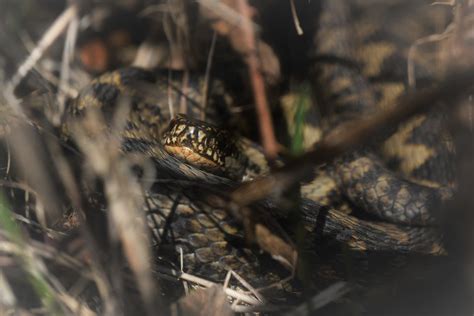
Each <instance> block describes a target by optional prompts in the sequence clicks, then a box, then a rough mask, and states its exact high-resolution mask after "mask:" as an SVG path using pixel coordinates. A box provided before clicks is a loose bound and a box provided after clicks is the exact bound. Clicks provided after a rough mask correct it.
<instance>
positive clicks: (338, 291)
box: [285, 282, 350, 316]
mask: <svg viewBox="0 0 474 316" xmlns="http://www.w3.org/2000/svg"><path fill="white" fill-rule="evenodd" d="M349 290H350V288H349V287H348V286H347V284H346V283H345V282H337V283H335V284H333V285H331V286H330V287H328V288H327V289H325V290H323V291H321V292H320V293H318V295H316V296H314V297H313V298H311V299H310V300H309V301H307V302H305V303H303V304H301V305H300V306H298V307H297V308H295V309H294V310H292V311H291V312H289V313H287V314H285V315H286V316H306V315H314V313H315V312H316V310H318V309H320V308H321V307H324V306H325V305H327V304H329V303H331V302H334V301H335V300H337V299H339V298H340V297H342V296H344V295H345V294H346V293H347V292H348V291H349Z"/></svg>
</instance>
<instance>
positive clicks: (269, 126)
mask: <svg viewBox="0 0 474 316" xmlns="http://www.w3.org/2000/svg"><path fill="white" fill-rule="evenodd" d="M237 8H238V11H239V13H240V14H241V15H242V16H243V17H244V19H243V20H242V23H241V25H240V27H241V31H242V37H243V43H245V52H246V55H245V61H246V63H247V67H248V69H249V76H250V80H251V82H252V90H253V94H254V99H255V106H256V109H257V114H258V117H259V120H260V136H261V138H262V144H263V148H264V151H265V154H266V155H267V157H268V158H269V159H270V160H274V159H275V158H276V157H277V154H278V143H277V141H276V139H275V133H274V130H273V122H272V117H271V114H270V109H269V106H268V101H267V97H266V93H265V82H264V79H263V75H262V73H261V71H260V70H261V69H262V67H261V65H260V60H259V58H258V53H257V45H256V42H255V32H254V29H253V28H252V24H251V23H250V20H251V19H250V18H251V9H250V6H249V4H248V3H247V1H246V0H238V1H237Z"/></svg>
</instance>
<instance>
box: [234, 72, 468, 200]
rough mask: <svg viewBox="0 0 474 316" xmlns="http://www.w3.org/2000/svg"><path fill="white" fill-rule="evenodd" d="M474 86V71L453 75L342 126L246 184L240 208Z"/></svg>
mask: <svg viewBox="0 0 474 316" xmlns="http://www.w3.org/2000/svg"><path fill="white" fill-rule="evenodd" d="M472 85H474V70H473V69H472V68H469V69H467V70H463V71H458V72H456V73H452V74H451V75H450V76H448V77H446V79H445V80H443V81H442V82H441V83H440V84H438V85H437V86H436V87H433V88H427V89H424V90H420V91H419V92H416V93H414V94H412V95H407V96H406V97H405V98H402V100H400V102H399V104H398V105H397V106H393V107H391V108H390V109H387V110H385V111H381V112H379V113H378V114H375V115H373V116H372V117H370V118H367V119H359V120H355V121H350V122H347V123H344V124H342V125H341V126H339V127H338V128H337V129H336V130H333V131H332V132H331V133H330V134H329V135H327V136H326V137H325V138H324V139H323V140H322V141H321V142H320V143H319V144H318V146H317V148H315V149H313V150H311V151H309V152H307V153H305V154H303V155H301V156H300V157H298V158H296V159H294V160H293V161H291V162H290V163H289V164H287V165H286V166H284V167H281V168H278V169H277V170H275V171H274V172H273V173H272V174H271V175H269V176H267V177H263V178H260V179H257V180H255V181H252V182H249V183H245V184H243V185H241V186H240V187H239V188H237V189H236V190H235V191H234V192H233V193H232V199H233V200H234V201H235V202H236V203H237V204H239V205H248V204H250V203H252V202H255V201H258V200H261V199H263V198H265V197H267V196H270V195H272V194H277V195H278V194H280V193H281V192H283V191H285V190H286V189H288V188H289V187H291V186H292V185H294V184H296V183H298V182H299V181H302V180H303V179H307V178H308V175H311V174H312V173H313V170H314V168H315V167H316V166H318V165H321V164H323V163H326V162H329V161H331V160H333V159H334V158H336V157H337V156H339V155H341V154H343V153H344V152H347V151H348V150H350V149H352V148H355V147H358V146H361V145H364V144H366V143H367V142H369V141H370V139H371V135H374V134H376V133H377V132H379V131H380V130H385V129H386V128H388V127H390V126H396V125H398V124H399V123H401V122H403V121H404V120H406V119H408V118H409V117H411V116H413V115H415V114H418V113H420V112H423V111H426V110H427V109H429V108H430V107H432V106H434V105H435V104H437V103H438V102H441V101H444V102H452V101H453V100H454V99H458V98H460V97H461V96H462V95H463V94H465V93H466V91H467V89H468V88H469V87H471V86H472Z"/></svg>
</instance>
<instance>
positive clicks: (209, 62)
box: [201, 31, 217, 121]
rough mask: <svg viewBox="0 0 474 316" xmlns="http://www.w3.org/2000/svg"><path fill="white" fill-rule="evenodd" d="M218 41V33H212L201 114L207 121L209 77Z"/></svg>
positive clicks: (202, 118)
mask: <svg viewBox="0 0 474 316" xmlns="http://www.w3.org/2000/svg"><path fill="white" fill-rule="evenodd" d="M216 39H217V32H216V31H214V32H213V33H212V40H211V47H210V48H209V54H208V55H207V64H206V73H205V75H204V87H203V91H202V112H201V120H203V121H204V120H205V119H206V110H207V94H208V91H209V77H210V74H211V68H212V59H213V57H214V50H215V48H216Z"/></svg>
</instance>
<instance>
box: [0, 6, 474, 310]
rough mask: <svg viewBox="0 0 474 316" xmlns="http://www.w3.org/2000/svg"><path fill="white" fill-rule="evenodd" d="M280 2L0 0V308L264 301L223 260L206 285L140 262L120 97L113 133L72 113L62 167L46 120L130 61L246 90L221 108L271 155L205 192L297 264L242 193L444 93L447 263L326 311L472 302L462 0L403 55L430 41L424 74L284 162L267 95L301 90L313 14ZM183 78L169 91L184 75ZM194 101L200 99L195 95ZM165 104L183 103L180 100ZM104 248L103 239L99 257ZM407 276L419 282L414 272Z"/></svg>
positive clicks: (284, 183) (290, 174) (311, 303)
mask: <svg viewBox="0 0 474 316" xmlns="http://www.w3.org/2000/svg"><path fill="white" fill-rule="evenodd" d="M281 2H282V3H278V4H276V3H274V2H272V1H258V2H256V1H255V3H250V4H249V2H248V1H247V0H223V1H210V0H198V1H195V2H194V1H193V2H191V1H184V0H170V1H158V0H157V1H151V0H150V1H146V0H142V1H140V0H121V1H103V2H100V1H54V0H48V1H34V0H21V1H20V0H0V43H1V45H0V86H1V88H0V106H1V112H0V113H2V114H4V115H2V116H1V117H0V120H1V124H0V135H1V136H2V143H3V152H2V157H1V158H0V159H1V163H2V164H1V166H0V170H1V172H2V179H1V180H0V185H1V187H2V189H3V190H2V191H3V193H2V196H0V202H1V203H0V314H1V315H37V314H38V315H55V314H58V315H63V314H65V315H97V314H105V315H132V314H133V315H134V314H137V315H142V314H149V315H168V314H172V315H232V314H233V313H234V312H249V313H251V312H255V311H268V312H272V311H275V309H277V307H275V306H272V305H271V304H265V303H266V298H265V297H264V296H263V295H262V294H261V293H260V291H258V290H256V289H254V288H252V286H250V284H248V282H247V281H246V280H244V279H242V278H241V277H239V276H238V275H235V273H232V272H229V275H228V278H229V279H230V278H235V279H236V280H238V281H236V282H237V283H239V284H240V288H239V289H236V288H235V287H234V286H230V285H229V284H231V283H232V282H229V280H227V281H226V282H225V283H224V284H215V283H214V282H211V281H209V280H206V279H204V278H201V277H198V276H195V275H190V274H187V273H185V272H184V271H185V269H184V271H183V267H181V271H179V269H176V270H173V269H170V268H168V267H164V266H156V265H155V264H152V262H153V260H152V258H153V253H152V252H151V251H150V247H149V245H150V239H151V236H150V234H149V232H148V230H147V229H146V228H145V227H146V224H145V218H144V217H145V216H144V214H143V212H142V206H143V204H144V203H145V202H144V196H143V194H142V192H143V191H144V190H145V185H144V184H143V183H140V182H139V181H137V180H136V179H135V178H134V177H133V175H132V172H131V168H130V166H131V165H132V164H136V163H139V164H141V165H142V166H145V167H146V168H144V170H146V171H147V172H148V173H147V175H148V176H149V177H153V176H154V171H153V167H150V166H149V163H150V162H149V161H147V160H146V159H144V158H143V157H128V156H127V157H124V155H123V154H122V153H121V151H120V141H119V139H120V137H119V136H117V135H119V134H120V133H119V131H121V130H122V129H123V128H124V124H125V120H126V108H127V105H126V104H125V105H123V106H122V107H120V106H119V109H125V112H123V111H122V112H123V113H121V112H120V111H119V113H118V114H117V115H116V117H115V119H114V131H116V133H117V135H115V136H117V137H113V136H114V135H112V136H110V135H103V133H101V132H102V129H101V126H103V124H104V123H103V121H102V120H103V118H102V117H101V116H100V115H94V113H91V117H90V118H88V120H87V125H85V126H84V125H82V126H73V127H72V134H73V137H74V140H75V142H76V143H77V145H78V148H79V150H80V151H81V152H82V153H85V154H84V157H83V158H84V161H85V162H83V164H82V165H81V169H80V170H81V171H80V173H81V177H79V176H78V171H77V165H75V163H74V162H71V158H70V157H68V156H67V155H65V154H64V148H62V145H61V142H62V140H61V139H60V137H59V136H58V133H57V130H58V129H59V128H60V123H61V118H62V116H63V114H64V111H65V108H66V107H67V106H68V104H69V103H68V102H70V100H71V99H73V98H75V97H76V96H77V95H78V93H79V91H80V89H81V88H82V87H83V86H84V85H85V84H86V83H87V82H89V80H91V78H93V77H94V76H96V75H97V74H98V73H103V72H105V71H107V70H111V69H115V68H117V67H120V66H124V65H130V64H134V65H138V66H141V67H145V68H150V69H151V68H155V67H162V68H163V67H165V68H171V69H178V70H182V71H184V72H185V74H187V73H189V72H200V73H203V74H204V76H205V78H206V79H205V80H206V82H208V80H209V77H210V75H211V73H212V74H214V75H216V76H218V77H219V76H220V77H223V78H224V79H226V78H227V79H228V81H229V83H228V84H229V86H231V87H233V88H234V89H235V90H237V91H245V92H242V93H240V94H238V95H235V96H233V97H234V98H235V99H236V103H237V104H239V105H240V106H239V107H235V108H233V111H234V114H235V117H233V118H232V120H231V121H232V122H238V124H240V125H241V130H242V131H243V132H244V133H246V134H247V135H249V136H250V137H252V138H253V139H261V144H262V146H263V149H264V151H265V153H266V156H267V158H268V159H269V162H270V164H272V163H273V164H274V166H275V168H274V169H273V171H272V173H271V174H270V175H269V176H266V177H263V178H260V179H258V180H256V181H252V182H249V183H245V184H243V185H241V186H240V187H238V188H236V189H235V190H234V191H232V192H231V193H230V194H227V195H225V196H224V197H223V196H220V195H219V194H217V196H215V197H214V198H215V199H217V200H218V202H217V203H221V204H222V203H227V204H228V205H230V207H228V209H229V210H230V211H231V212H232V214H233V215H234V216H235V217H236V218H237V219H238V220H239V221H240V223H242V226H243V229H244V230H245V231H246V233H247V238H248V239H249V240H250V241H251V242H253V243H254V244H256V245H258V247H260V248H261V249H263V250H264V251H266V252H268V253H270V254H272V255H274V256H276V257H279V258H281V261H283V262H284V263H285V264H286V266H289V267H290V269H294V268H295V265H296V254H297V252H298V250H299V249H298V245H299V244H298V242H296V245H295V244H293V243H292V242H291V241H289V239H287V237H286V235H284V234H279V233H277V230H276V229H274V228H273V227H272V226H268V222H269V220H267V219H261V218H260V217H259V216H260V215H256V214H255V212H252V208H251V207H249V205H250V206H251V205H252V203H253V202H255V201H258V200H261V199H263V198H265V197H268V196H272V195H278V194H280V193H281V192H284V191H286V190H288V189H289V188H291V187H292V186H294V185H295V184H296V183H298V182H299V181H301V179H303V178H305V177H306V176H307V174H308V173H310V172H311V170H313V169H314V168H315V166H317V165H319V164H323V163H326V162H328V161H331V160H333V159H334V158H335V157H337V156H338V155H340V154H341V153H344V152H346V151H348V150H351V149H352V148H354V147H356V146H360V145H363V144H364V143H365V142H367V141H368V140H370V136H371V135H373V134H375V133H377V132H378V131H379V130H381V129H382V128H386V127H387V126H395V125H397V124H398V123H399V122H402V121H404V120H406V119H407V118H409V117H411V116H413V115H415V114H417V113H420V112H423V111H426V110H427V109H428V108H429V107H430V106H432V104H434V103H436V102H438V101H446V102H450V104H452V111H451V112H452V113H450V116H451V121H452V124H453V126H454V127H455V128H454V131H455V145H456V148H457V153H458V158H457V159H458V162H457V163H458V166H459V167H458V168H459V171H458V173H459V175H460V178H459V183H458V189H459V190H458V192H457V194H456V196H455V198H454V199H453V201H452V202H451V203H450V204H449V205H448V206H446V207H447V208H449V210H450V211H449V214H450V215H449V218H443V219H442V224H443V225H442V229H443V231H444V234H445V235H446V236H447V238H446V240H447V248H448V249H449V251H448V252H449V253H450V256H449V260H448V259H447V260H444V261H442V262H441V263H436V264H430V269H424V268H423V264H424V261H420V262H417V263H416V264H414V265H413V267H410V269H407V270H406V271H405V272H404V274H402V275H398V276H396V277H395V278H396V279H397V282H399V284H398V286H399V288H398V291H397V294H396V295H394V294H393V288H392V287H391V286H389V285H388V284H393V278H392V279H388V280H389V281H386V283H384V282H381V283H382V284H377V285H376V286H373V287H372V288H370V289H369V290H367V291H366V292H364V294H363V295H358V294H360V293H355V294H356V295H355V296H353V297H352V298H351V299H352V300H358V302H357V304H353V303H346V304H345V305H344V306H343V307H341V308H338V307H337V306H336V307H333V308H332V309H330V310H329V311H326V313H331V314H336V315H337V314H341V315H342V314H344V315H345V314H347V312H348V308H353V309H351V310H350V311H352V312H354V313H355V314H357V313H359V312H361V309H360V306H364V309H367V310H369V311H370V312H371V313H373V314H380V313H387V314H389V312H387V311H391V310H393V314H397V311H398V313H401V312H400V311H406V310H407V308H409V306H410V304H414V305H416V302H417V300H421V301H427V300H432V301H433V306H432V307H431V308H430V307H427V308H424V307H423V308H422V309H414V310H415V311H416V312H415V313H419V312H421V311H426V312H427V313H429V314H436V312H437V310H436V308H437V306H441V305H443V306H447V305H449V304H454V305H456V306H453V311H454V313H457V312H460V311H462V312H466V311H468V310H472V307H471V306H468V305H469V304H472V301H473V300H474V296H473V294H474V265H473V262H474V235H473V233H472V232H473V230H472V224H473V223H474V215H473V214H474V213H473V211H474V210H473V207H474V200H473V198H474V196H473V194H472V187H473V185H474V183H473V181H474V180H473V179H474V166H472V161H473V159H474V142H473V135H472V114H471V111H472V108H473V104H472V95H470V94H469V93H470V92H472V87H473V82H474V63H473V56H474V54H473V53H474V35H473V32H474V22H473V21H474V5H473V4H472V1H454V2H453V3H445V4H438V5H447V6H450V7H451V8H452V10H453V21H452V23H451V25H450V27H449V28H448V29H447V30H446V31H445V32H444V33H443V34H441V35H433V36H432V37H430V38H427V39H420V41H419V42H417V43H415V45H414V48H413V51H412V52H411V54H416V46H417V45H423V44H424V43H427V42H433V41H443V45H444V46H445V48H444V50H443V54H442V56H440V57H439V64H440V65H442V68H444V70H443V75H442V78H441V80H440V81H439V84H437V85H436V86H435V87H433V88H430V89H427V90H423V91H421V92H416V93H413V94H411V95H407V96H406V97H405V98H403V99H402V100H400V102H399V106H397V107H393V108H391V109H390V110H388V111H385V112H382V113H379V114H378V115H375V116H373V117H371V118H369V119H364V120H360V121H352V122H349V123H348V124H346V125H345V126H343V128H341V129H340V130H338V132H334V133H331V134H329V135H327V137H325V138H324V139H323V140H322V141H321V142H320V146H318V147H317V148H315V149H311V150H308V151H306V152H305V153H303V154H301V155H299V156H297V157H296V158H294V159H292V160H290V161H289V163H288V164H285V165H284V166H279V164H278V161H277V160H278V159H277V156H278V154H279V153H283V154H285V155H287V154H288V151H286V150H284V149H282V148H283V145H286V143H285V140H282V139H283V138H282V137H281V135H282V134H283V132H281V131H282V130H283V128H282V124H281V123H282V118H281V113H280V112H281V111H280V112H279V111H276V110H275V109H274V108H273V107H272V106H271V104H273V101H275V100H276V99H278V98H279V97H280V96H281V95H280V94H281V93H280V91H281V90H285V89H286V90H288V87H292V88H293V87H294V86H297V88H296V89H294V90H297V91H306V90H304V89H302V88H301V87H302V86H303V87H304V84H296V85H293V83H294V82H301V81H302V80H300V79H301V77H302V76H303V77H304V76H306V75H307V73H306V72H305V64H304V62H305V61H306V62H307V60H306V58H305V57H303V56H305V55H306V54H305V50H306V49H308V45H309V44H308V41H310V39H311V25H312V22H311V20H310V18H309V17H308V16H309V15H310V13H306V12H301V11H304V10H301V11H300V12H298V8H305V7H306V5H308V4H307V3H306V1H296V0H295V1H293V0H288V1H281ZM283 2H285V3H283ZM282 37H285V38H286V39H285V40H287V41H288V42H287V44H286V45H287V46H288V45H290V46H291V44H288V43H296V44H294V45H293V46H292V47H291V49H294V50H295V51H297V52H298V53H296V54H293V53H289V52H288V49H287V48H284V49H282V48H281V45H282V40H281V38H282ZM186 78H187V77H186V75H185V76H184V79H183V83H182V87H183V89H186V88H187V86H188V82H187V79H186ZM289 78H291V79H289ZM295 78H297V79H298V80H295ZM305 79H306V78H305ZM242 82H244V84H243V83H242ZM205 86H206V89H205V90H204V91H203V94H204V95H205V96H206V95H207V93H208V92H207V84H206V85H205ZM282 87H285V88H282ZM298 89H299V90H298ZM466 91H468V93H466ZM305 93H307V91H306V92H305ZM303 94H304V93H303ZM466 95H467V96H466ZM305 97H306V98H308V96H307V95H303V97H302V98H305ZM203 99H204V101H203V102H204V103H203V107H204V108H206V106H207V105H206V103H205V102H206V101H205V100H206V99H207V98H206V97H204V98H203ZM454 100H456V102H454ZM251 104H255V106H253V105H251ZM177 106H178V109H182V107H183V106H186V104H179V105H177ZM275 113H277V114H275ZM95 114H97V113H95ZM272 114H273V115H272ZM25 117H28V118H29V119H28V120H25V119H24V118H25ZM32 118H34V119H32ZM38 131H39V132H38ZM293 142H296V143H298V142H301V140H298V139H293ZM282 143H283V145H282ZM288 147H289V146H288ZM301 150H302V149H301V148H299V149H298V148H297V149H296V151H301ZM79 178H81V179H84V178H85V179H87V180H88V181H90V182H91V183H92V182H94V181H95V182H100V183H101V188H102V191H103V198H104V199H105V201H107V203H106V205H107V214H108V215H107V216H106V220H105V221H104V220H103V216H97V218H96V217H95V215H93V214H94V213H101V212H103V208H104V206H103V205H104V203H101V201H98V200H100V198H97V200H96V197H95V196H94V194H90V193H91V192H89V194H88V193H87V192H84V189H83V183H81V182H80V181H79V180H78V179H79ZM95 182H94V183H95ZM104 249H107V250H108V251H109V252H108V254H107V255H106V256H104V253H105V251H104ZM420 274H421V275H423V278H424V279H425V280H428V281H427V282H424V283H422V284H417V283H415V282H414V280H415V279H416V278H417V277H418V276H419V275H420ZM460 280H462V282H464V284H461V283H462V282H460ZM333 283H334V284H332V285H330V286H329V287H328V288H326V289H325V290H322V291H318V292H317V293H314V292H313V293H311V296H309V295H308V297H307V299H306V300H305V303H304V304H302V305H301V306H299V307H296V308H294V309H287V310H285V312H286V313H288V314H287V315H310V314H312V313H313V312H314V311H315V310H316V309H320V308H322V307H324V306H326V305H327V304H329V303H331V302H333V301H336V300H338V299H339V298H340V297H342V296H343V295H345V294H347V293H350V292H351V290H352V292H353V293H354V292H357V291H358V289H359V288H357V287H355V288H353V287H352V285H348V284H346V283H344V282H333ZM232 284H235V282H234V283H232ZM130 288H132V290H130ZM178 288H179V290H177V289H178ZM192 288H202V289H201V290H199V291H191V289H192ZM183 289H184V290H183ZM169 292H170V293H174V292H177V293H178V292H179V293H178V294H173V295H171V294H170V295H168V293H169ZM183 292H185V295H182V296H181V298H179V299H178V300H176V299H177V297H176V296H180V295H181V294H182V293H183ZM164 294H166V295H164ZM348 300H350V299H348ZM170 301H171V302H170ZM340 302H343V303H344V300H342V301H341V300H340ZM351 304H352V305H351ZM401 305H403V306H405V305H406V306H408V307H406V308H405V309H403V308H401V307H400V306H401ZM280 311H282V310H280ZM320 313H321V314H324V313H325V311H324V309H323V310H320Z"/></svg>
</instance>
